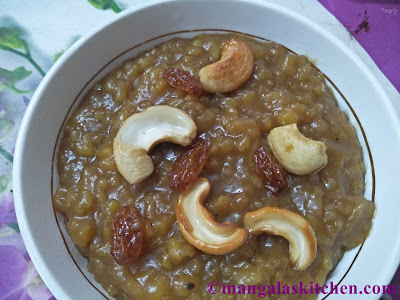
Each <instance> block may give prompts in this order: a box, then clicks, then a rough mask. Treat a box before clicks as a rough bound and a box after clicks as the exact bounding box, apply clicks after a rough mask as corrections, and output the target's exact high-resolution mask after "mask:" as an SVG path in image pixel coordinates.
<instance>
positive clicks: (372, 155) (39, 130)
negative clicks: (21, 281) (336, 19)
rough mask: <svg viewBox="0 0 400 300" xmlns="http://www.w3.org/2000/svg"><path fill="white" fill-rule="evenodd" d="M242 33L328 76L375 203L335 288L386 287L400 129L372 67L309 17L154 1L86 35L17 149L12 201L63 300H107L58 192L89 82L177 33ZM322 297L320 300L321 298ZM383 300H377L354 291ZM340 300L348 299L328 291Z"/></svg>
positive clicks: (41, 91) (27, 123) (393, 247)
mask: <svg viewBox="0 0 400 300" xmlns="http://www.w3.org/2000/svg"><path fill="white" fill-rule="evenodd" d="M226 31H229V32H230V31H235V32H241V33H244V34H248V35H252V36H255V37H258V38H263V39H269V40H272V41H274V42H277V43H280V44H282V45H284V46H286V47H287V48H289V49H290V50H292V51H294V52H296V53H300V54H305V55H307V56H308V57H310V58H311V59H312V60H313V61H314V62H315V65H316V66H317V67H318V68H319V69H320V70H321V71H322V72H323V73H324V74H325V75H326V79H327V81H328V84H329V85H331V87H332V89H333V90H334V92H335V94H336V97H337V99H338V102H339V105H340V107H341V108H342V109H343V110H345V111H346V112H347V113H348V115H349V117H350V120H351V122H352V124H353V125H354V126H355V128H356V130H357V134H358V137H359V139H360V141H361V144H362V147H363V150H364V161H365V165H366V169H367V174H366V190H365V197H366V198H367V199H372V200H373V201H374V202H375V204H376V207H377V209H376V215H375V218H374V220H373V228H372V231H371V233H370V235H369V237H368V238H367V240H366V241H365V242H364V244H362V245H361V246H360V247H357V248H356V249H353V250H352V251H350V252H348V253H346V255H345V256H344V258H343V259H342V260H341V262H340V263H339V265H338V266H337V267H336V269H335V270H334V271H333V272H332V273H331V274H330V275H329V277H328V282H329V281H332V282H333V283H335V284H339V283H340V284H347V285H349V284H352V285H358V286H360V287H361V286H364V285H371V286H372V285H382V284H388V283H389V281H390V279H391V278H392V276H393V274H394V272H395V270H396V268H397V266H398V264H399V253H400V237H399V235H397V234H396V233H397V232H399V230H400V218H399V217H398V212H399V211H400V201H398V194H397V184H398V179H397V178H398V174H397V173H396V172H397V170H400V158H399V157H400V156H399V155H398V154H399V153H400V130H399V128H400V127H399V122H398V119H397V115H396V114H395V110H394V108H393V106H392V104H391V103H390V101H389V99H388V97H387V95H386V94H385V92H384V91H383V89H382V87H381V86H380V85H379V83H378V82H377V80H376V79H375V77H374V76H373V74H372V73H371V71H370V70H369V69H368V68H367V67H366V66H365V65H364V63H363V62H362V61H361V60H360V59H359V58H358V57H357V56H356V55H355V54H354V53H353V52H352V51H351V50H350V49H349V48H348V47H347V46H346V45H344V44H343V43H342V42H341V41H339V40H338V39H337V38H335V37H334V36H333V35H332V34H330V33H328V32H327V31H325V30H324V29H322V28H321V27H320V26H318V25H317V24H315V23H313V22H311V21H310V20H308V19H306V18H304V17H302V16H300V15H298V14H296V13H294V12H292V11H289V10H287V9H284V8H282V7H279V6H276V5H273V4H270V3H267V2H261V1H247V0H238V1H216V0H215V1H211V0H205V1H200V0H198V1H183V0H180V1H157V2H152V3H151V4H146V5H142V6H138V7H134V8H133V9H131V10H127V11H125V12H123V13H120V14H118V16H117V18H116V19H115V20H113V21H112V22H110V23H108V24H106V25H104V26H102V27H101V28H99V29H98V30H96V31H95V32H93V33H91V34H89V35H87V36H85V37H83V38H81V39H80V40H79V41H78V42H77V43H76V44H74V45H73V46H72V47H71V48H70V49H69V50H68V51H67V52H66V53H65V54H64V55H62V57H61V58H60V59H59V61H57V63H56V64H55V65H54V66H53V68H52V69H51V70H50V71H49V72H48V74H47V75H46V77H45V78H44V80H43V81H42V82H41V84H40V86H39V88H38V89H37V91H36V93H35V95H34V97H33V99H32V101H31V104H30V105H29V107H28V110H27V112H26V114H25V117H24V119H23V122H22V127H21V131H20V134H19V137H18V142H17V148H16V152H15V164H14V175H13V176H14V195H15V205H16V211H17V217H18V222H19V226H20V229H21V233H22V236H23V239H24V241H25V244H26V247H27V249H28V252H29V254H30V256H31V258H32V260H33V262H34V264H35V266H36V267H37V269H38V271H39V273H40V275H41V277H42V278H43V280H44V281H45V283H46V284H47V285H48V287H49V288H50V290H51V292H52V293H53V294H54V295H55V297H56V298H59V299H102V298H104V297H108V295H107V293H106V292H105V291H104V290H103V289H102V287H101V286H100V285H99V284H97V283H96V281H95V280H94V279H93V276H92V274H90V273H89V272H88V271H87V270H86V261H85V259H84V258H83V257H82V256H81V255H80V254H79V253H78V252H77V250H76V249H75V247H74V246H73V245H72V243H71V241H70V238H69V236H68V234H66V232H65V229H64V226H63V222H62V220H61V219H60V216H57V214H56V213H55V212H54V209H53V204H52V194H53V193H54V191H55V189H56V188H57V185H58V179H57V172H56V168H55V163H56V162H55V152H56V150H57V142H58V140H59V138H60V132H61V131H62V128H63V126H64V123H65V121H66V120H67V119H68V117H69V116H70V114H71V112H72V111H73V110H74V108H75V107H76V106H77V104H79V101H80V99H81V97H82V96H83V95H84V94H85V93H86V91H87V90H88V89H89V88H90V87H91V85H92V84H93V83H94V82H96V81H97V80H98V79H100V78H101V77H102V76H104V75H105V74H106V73H108V72H109V71H110V70H112V69H113V68H115V67H117V66H118V65H120V64H121V63H122V62H123V61H125V60H127V59H128V58H132V57H134V56H135V55H136V54H137V53H138V52H140V51H142V50H145V49H149V48H151V47H153V46H154V45H156V44H159V43H161V42H162V41H165V40H167V39H170V38H172V37H175V36H180V37H189V36H193V35H196V34H199V33H201V32H226ZM323 297H324V296H323V295H320V298H323ZM357 297H360V299H366V298H368V297H369V298H371V299H374V298H378V297H379V296H378V295H374V294H372V295H371V294H370V295H353V296H352V299H353V298H357ZM328 298H329V299H342V298H343V295H329V296H328Z"/></svg>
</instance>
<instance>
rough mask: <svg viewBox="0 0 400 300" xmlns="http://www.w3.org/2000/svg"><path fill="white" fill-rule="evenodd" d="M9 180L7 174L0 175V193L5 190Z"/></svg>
mask: <svg viewBox="0 0 400 300" xmlns="http://www.w3.org/2000/svg"><path fill="white" fill-rule="evenodd" d="M9 182H10V179H9V178H8V177H7V176H5V175H0V194H1V193H3V192H4V191H5V190H6V188H7V186H8V183H9Z"/></svg>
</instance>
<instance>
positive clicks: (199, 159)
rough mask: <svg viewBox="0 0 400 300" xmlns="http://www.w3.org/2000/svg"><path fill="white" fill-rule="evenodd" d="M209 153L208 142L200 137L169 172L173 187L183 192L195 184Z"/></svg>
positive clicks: (170, 183) (170, 182)
mask: <svg viewBox="0 0 400 300" xmlns="http://www.w3.org/2000/svg"><path fill="white" fill-rule="evenodd" d="M209 154H210V149H209V145H208V142H207V141H206V140H204V139H201V138H198V139H197V140H196V141H195V142H194V143H193V144H192V145H191V146H190V148H189V149H188V150H186V151H185V152H183V153H182V154H181V155H180V156H179V157H178V158H177V160H176V161H175V163H174V165H173V166H172V169H171V172H170V173H169V185H170V187H171V189H172V190H174V191H177V192H183V191H184V190H186V189H187V188H188V187H189V186H190V185H191V184H193V183H194V182H195V181H196V179H197V177H198V176H199V175H200V173H201V171H202V170H203V168H204V166H205V164H206V162H207V159H208V156H209Z"/></svg>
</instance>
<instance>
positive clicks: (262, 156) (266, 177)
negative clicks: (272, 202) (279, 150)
mask: <svg viewBox="0 0 400 300" xmlns="http://www.w3.org/2000/svg"><path fill="white" fill-rule="evenodd" d="M254 160H255V162H256V173H257V175H258V176H259V177H260V178H261V180H262V182H263V184H264V186H265V188H266V189H267V190H269V191H270V192H271V193H272V194H273V195H277V194H279V193H280V192H281V191H282V190H283V189H284V188H285V187H286V186H287V181H286V173H285V170H284V169H283V167H282V166H281V165H280V164H279V163H278V162H277V161H276V159H275V157H274V156H273V155H272V153H271V152H269V151H268V150H267V149H266V148H265V147H260V148H258V149H257V150H256V152H255V153H254Z"/></svg>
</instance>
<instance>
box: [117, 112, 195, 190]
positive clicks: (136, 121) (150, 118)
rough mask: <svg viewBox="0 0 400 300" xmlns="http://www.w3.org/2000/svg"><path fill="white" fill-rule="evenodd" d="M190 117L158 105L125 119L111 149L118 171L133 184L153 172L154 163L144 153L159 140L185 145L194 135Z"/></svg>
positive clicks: (193, 124) (193, 126) (159, 141)
mask: <svg viewBox="0 0 400 300" xmlns="http://www.w3.org/2000/svg"><path fill="white" fill-rule="evenodd" d="M196 134H197V127H196V124H195V123H194V122H193V120H192V118H191V117H190V116H189V115H188V114H187V113H185V112H184V111H183V110H180V109H178V108H174V107H170V106H166V105H158V106H152V107H149V108H147V109H145V110H144V111H142V112H140V113H135V114H133V115H132V116H130V117H129V118H127V119H126V120H125V122H124V123H123V124H122V126H121V128H120V129H119V131H118V133H117V136H116V137H115V139H114V144H113V152H114V159H115V163H116V164H117V168H118V171H119V172H120V173H121V175H122V176H123V177H124V178H125V179H126V180H127V181H128V182H129V183H130V184H136V183H140V182H141V181H143V180H145V179H146V178H148V177H149V176H150V175H151V173H153V170H154V165H153V161H152V160H151V157H150V156H149V155H147V152H148V151H150V150H151V148H153V147H154V146H155V145H156V144H158V143H161V142H172V143H175V144H179V145H182V146H187V145H189V144H190V143H191V142H192V140H193V139H194V138H195V137H196Z"/></svg>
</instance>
